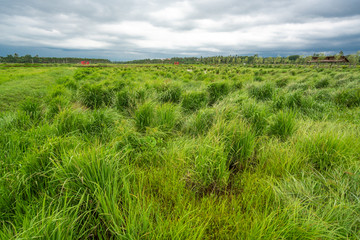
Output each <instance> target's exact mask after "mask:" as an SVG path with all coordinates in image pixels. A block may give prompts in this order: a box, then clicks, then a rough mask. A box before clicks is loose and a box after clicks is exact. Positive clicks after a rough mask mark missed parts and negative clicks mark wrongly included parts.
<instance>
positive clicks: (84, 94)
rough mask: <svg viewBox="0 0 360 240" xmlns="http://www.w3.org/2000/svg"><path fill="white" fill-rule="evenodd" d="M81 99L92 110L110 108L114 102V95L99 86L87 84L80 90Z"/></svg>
mask: <svg viewBox="0 0 360 240" xmlns="http://www.w3.org/2000/svg"><path fill="white" fill-rule="evenodd" d="M79 99H80V102H81V103H82V104H84V105H85V106H86V107H88V108H90V109H96V108H100V107H102V106H109V105H110V104H111V102H112V93H111V92H110V91H109V90H106V89H105V88H104V87H103V86H101V85H98V84H85V85H83V86H81V87H80V89H79Z"/></svg>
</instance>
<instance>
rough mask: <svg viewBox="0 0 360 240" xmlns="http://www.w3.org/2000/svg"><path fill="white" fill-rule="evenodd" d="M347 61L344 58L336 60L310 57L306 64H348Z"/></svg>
mask: <svg viewBox="0 0 360 240" xmlns="http://www.w3.org/2000/svg"><path fill="white" fill-rule="evenodd" d="M348 62H349V60H348V59H347V58H346V57H345V56H340V57H338V58H336V57H335V56H327V57H312V59H311V60H310V61H308V63H348Z"/></svg>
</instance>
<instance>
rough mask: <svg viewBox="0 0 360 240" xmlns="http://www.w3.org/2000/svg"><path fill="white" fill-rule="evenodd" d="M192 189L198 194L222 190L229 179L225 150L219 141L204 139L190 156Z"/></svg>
mask: <svg viewBox="0 0 360 240" xmlns="http://www.w3.org/2000/svg"><path fill="white" fill-rule="evenodd" d="M192 158H193V162H194V167H193V169H192V171H191V173H190V174H191V175H190V176H191V181H192V187H193V189H194V190H195V191H196V192H199V193H200V194H204V193H210V192H215V191H219V190H224V188H225V187H226V186H227V181H228V179H229V175H230V172H229V167H228V161H227V157H226V154H225V148H224V146H223V145H222V144H221V143H220V141H219V139H209V138H205V139H204V142H203V143H202V144H200V145H199V146H198V147H197V148H196V151H195V152H194V155H193V156H192Z"/></svg>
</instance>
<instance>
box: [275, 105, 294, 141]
mask: <svg viewBox="0 0 360 240" xmlns="http://www.w3.org/2000/svg"><path fill="white" fill-rule="evenodd" d="M295 130H296V113H295V112H294V111H286V112H284V111H280V112H278V113H277V114H276V116H275V117H274V118H273V120H272V121H271V123H270V124H269V129H268V133H269V134H270V135H273V136H276V137H279V138H280V139H282V140H285V139H286V138H288V137H289V136H291V135H292V134H293V133H294V132H295Z"/></svg>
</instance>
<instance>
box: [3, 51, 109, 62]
mask: <svg viewBox="0 0 360 240" xmlns="http://www.w3.org/2000/svg"><path fill="white" fill-rule="evenodd" d="M81 61H87V62H89V63H111V61H110V60H109V59H98V58H74V57H39V56H38V55H35V56H31V55H29V54H28V55H25V56H19V55H18V54H17V53H15V54H14V55H11V54H10V55H7V56H6V57H1V56H0V62H2V63H72V64H74V63H80V62H81Z"/></svg>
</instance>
